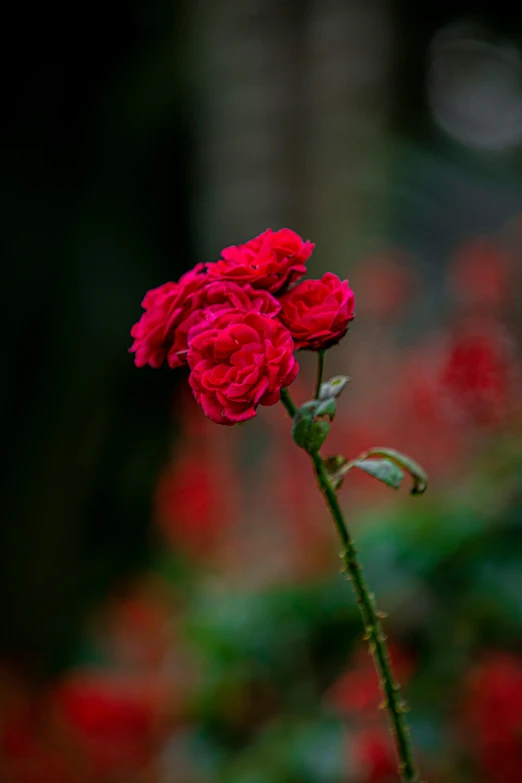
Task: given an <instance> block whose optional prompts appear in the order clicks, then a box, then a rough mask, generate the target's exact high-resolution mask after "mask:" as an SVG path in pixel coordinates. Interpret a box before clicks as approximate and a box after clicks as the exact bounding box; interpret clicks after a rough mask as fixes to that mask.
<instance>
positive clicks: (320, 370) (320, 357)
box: [314, 349, 325, 400]
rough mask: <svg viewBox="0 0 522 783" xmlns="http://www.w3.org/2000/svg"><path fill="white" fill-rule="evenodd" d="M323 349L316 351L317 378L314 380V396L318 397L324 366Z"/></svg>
mask: <svg viewBox="0 0 522 783" xmlns="http://www.w3.org/2000/svg"><path fill="white" fill-rule="evenodd" d="M324 354H325V351H324V349H322V350H320V351H317V378H316V381H315V392H314V397H315V399H316V400H318V399H319V392H320V391H321V383H322V381H323V368H324Z"/></svg>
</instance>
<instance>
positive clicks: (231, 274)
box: [207, 228, 315, 293]
mask: <svg viewBox="0 0 522 783" xmlns="http://www.w3.org/2000/svg"><path fill="white" fill-rule="evenodd" d="M314 247H315V245H314V244H312V242H308V241H306V242H303V240H302V239H301V237H300V236H299V235H298V234H296V233H295V231H291V230H290V229H289V228H282V229H281V230H280V231H272V229H270V228H267V230H266V231H264V232H263V233H262V234H260V235H259V236H257V237H255V238H254V239H251V240H250V241H249V242H246V243H245V244H244V245H237V246H235V245H233V246H232V247H227V248H225V249H224V250H223V252H222V253H221V256H222V258H221V259H220V260H219V261H216V262H214V263H211V264H207V270H208V275H209V277H211V278H214V279H220V280H233V281H234V282H236V283H240V284H241V285H244V284H245V283H250V285H251V286H253V287H254V288H264V289H265V290H266V291H270V292H271V293H276V292H281V291H282V290H283V289H285V288H287V287H288V286H289V285H291V284H292V283H295V282H296V280H299V278H301V277H302V276H303V275H304V274H305V272H306V262H307V261H308V259H309V258H310V256H311V255H312V250H313V249H314Z"/></svg>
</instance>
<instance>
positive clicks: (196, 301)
mask: <svg viewBox="0 0 522 783" xmlns="http://www.w3.org/2000/svg"><path fill="white" fill-rule="evenodd" d="M227 310H241V311H243V312H245V313H250V312H251V313H262V314H263V315H267V316H269V317H271V318H273V317H274V316H276V315H277V314H278V313H279V311H280V310H281V305H280V304H279V302H278V301H277V299H276V298H275V297H274V296H272V294H269V293H268V291H261V290H260V291H256V289H254V288H252V286H250V285H243V286H241V285H238V283H234V282H232V281H231V280H215V281H213V282H210V283H207V285H204V286H203V287H202V288H201V289H200V290H199V291H198V292H197V293H196V294H195V295H194V296H192V297H191V301H190V307H189V309H187V311H186V312H187V314H186V316H185V317H184V318H183V320H182V321H181V322H180V323H179V325H178V326H177V328H176V330H175V332H174V335H173V343H172V346H171V348H170V350H169V353H168V357H167V359H168V363H169V365H170V367H176V366H177V364H178V363H181V362H183V363H185V362H186V354H187V351H188V343H189V335H194V334H197V333H198V332H200V331H201V330H202V329H206V328H207V327H208V326H209V325H210V324H211V323H212V321H214V320H215V319H216V317H217V316H218V315H220V314H222V313H224V312H226V311H227Z"/></svg>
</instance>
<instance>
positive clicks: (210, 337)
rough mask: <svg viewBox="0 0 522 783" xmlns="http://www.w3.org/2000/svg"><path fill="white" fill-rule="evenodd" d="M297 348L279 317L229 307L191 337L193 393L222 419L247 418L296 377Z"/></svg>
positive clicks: (272, 401)
mask: <svg viewBox="0 0 522 783" xmlns="http://www.w3.org/2000/svg"><path fill="white" fill-rule="evenodd" d="M293 352H294V342H293V340H292V338H291V336H290V334H289V332H288V330H287V329H285V327H284V326H283V325H282V324H281V323H280V322H279V321H278V320H277V319H274V318H269V317H267V316H266V315H260V314H258V313H246V314H245V313H244V312H239V311H234V312H228V313H224V314H223V315H221V316H218V317H217V318H216V319H215V321H214V322H213V323H212V325H211V326H209V328H208V329H205V330H204V331H202V332H200V333H199V334H196V335H195V336H194V337H193V338H191V341H190V346H189V352H188V357H187V358H188V364H189V367H190V369H191V370H192V372H191V373H190V377H189V383H190V386H191V388H192V391H193V392H194V397H195V398H196V400H197V401H198V402H199V403H200V405H201V407H202V408H203V411H204V412H205V414H206V415H207V416H208V418H209V419H211V420H212V421H214V422H216V423H217V424H227V425H231V424H235V423H236V422H240V421H247V419H251V418H252V417H253V416H255V415H256V408H257V406H258V405H274V404H275V403H276V402H277V401H278V400H279V398H280V392H281V388H283V387H285V386H289V385H290V384H291V383H292V381H293V380H294V379H295V377H296V375H297V372H298V370H299V366H298V364H297V362H296V360H295V358H294V355H293Z"/></svg>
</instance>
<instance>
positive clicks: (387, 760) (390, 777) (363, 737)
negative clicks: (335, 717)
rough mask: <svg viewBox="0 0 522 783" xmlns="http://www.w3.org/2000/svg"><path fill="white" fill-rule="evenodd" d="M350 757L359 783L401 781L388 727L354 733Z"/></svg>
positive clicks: (351, 738)
mask: <svg viewBox="0 0 522 783" xmlns="http://www.w3.org/2000/svg"><path fill="white" fill-rule="evenodd" d="M350 756H351V763H352V764H353V766H354V768H355V770H356V776H357V777H356V779H357V781H358V783H359V782H360V783H395V781H398V780H399V775H398V773H397V761H396V759H395V751H394V749H393V744H392V741H391V738H390V735H389V734H388V732H387V730H386V726H383V727H382V728H380V727H375V728H366V729H362V730H360V731H356V732H354V733H353V734H352V735H351V737H350Z"/></svg>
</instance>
